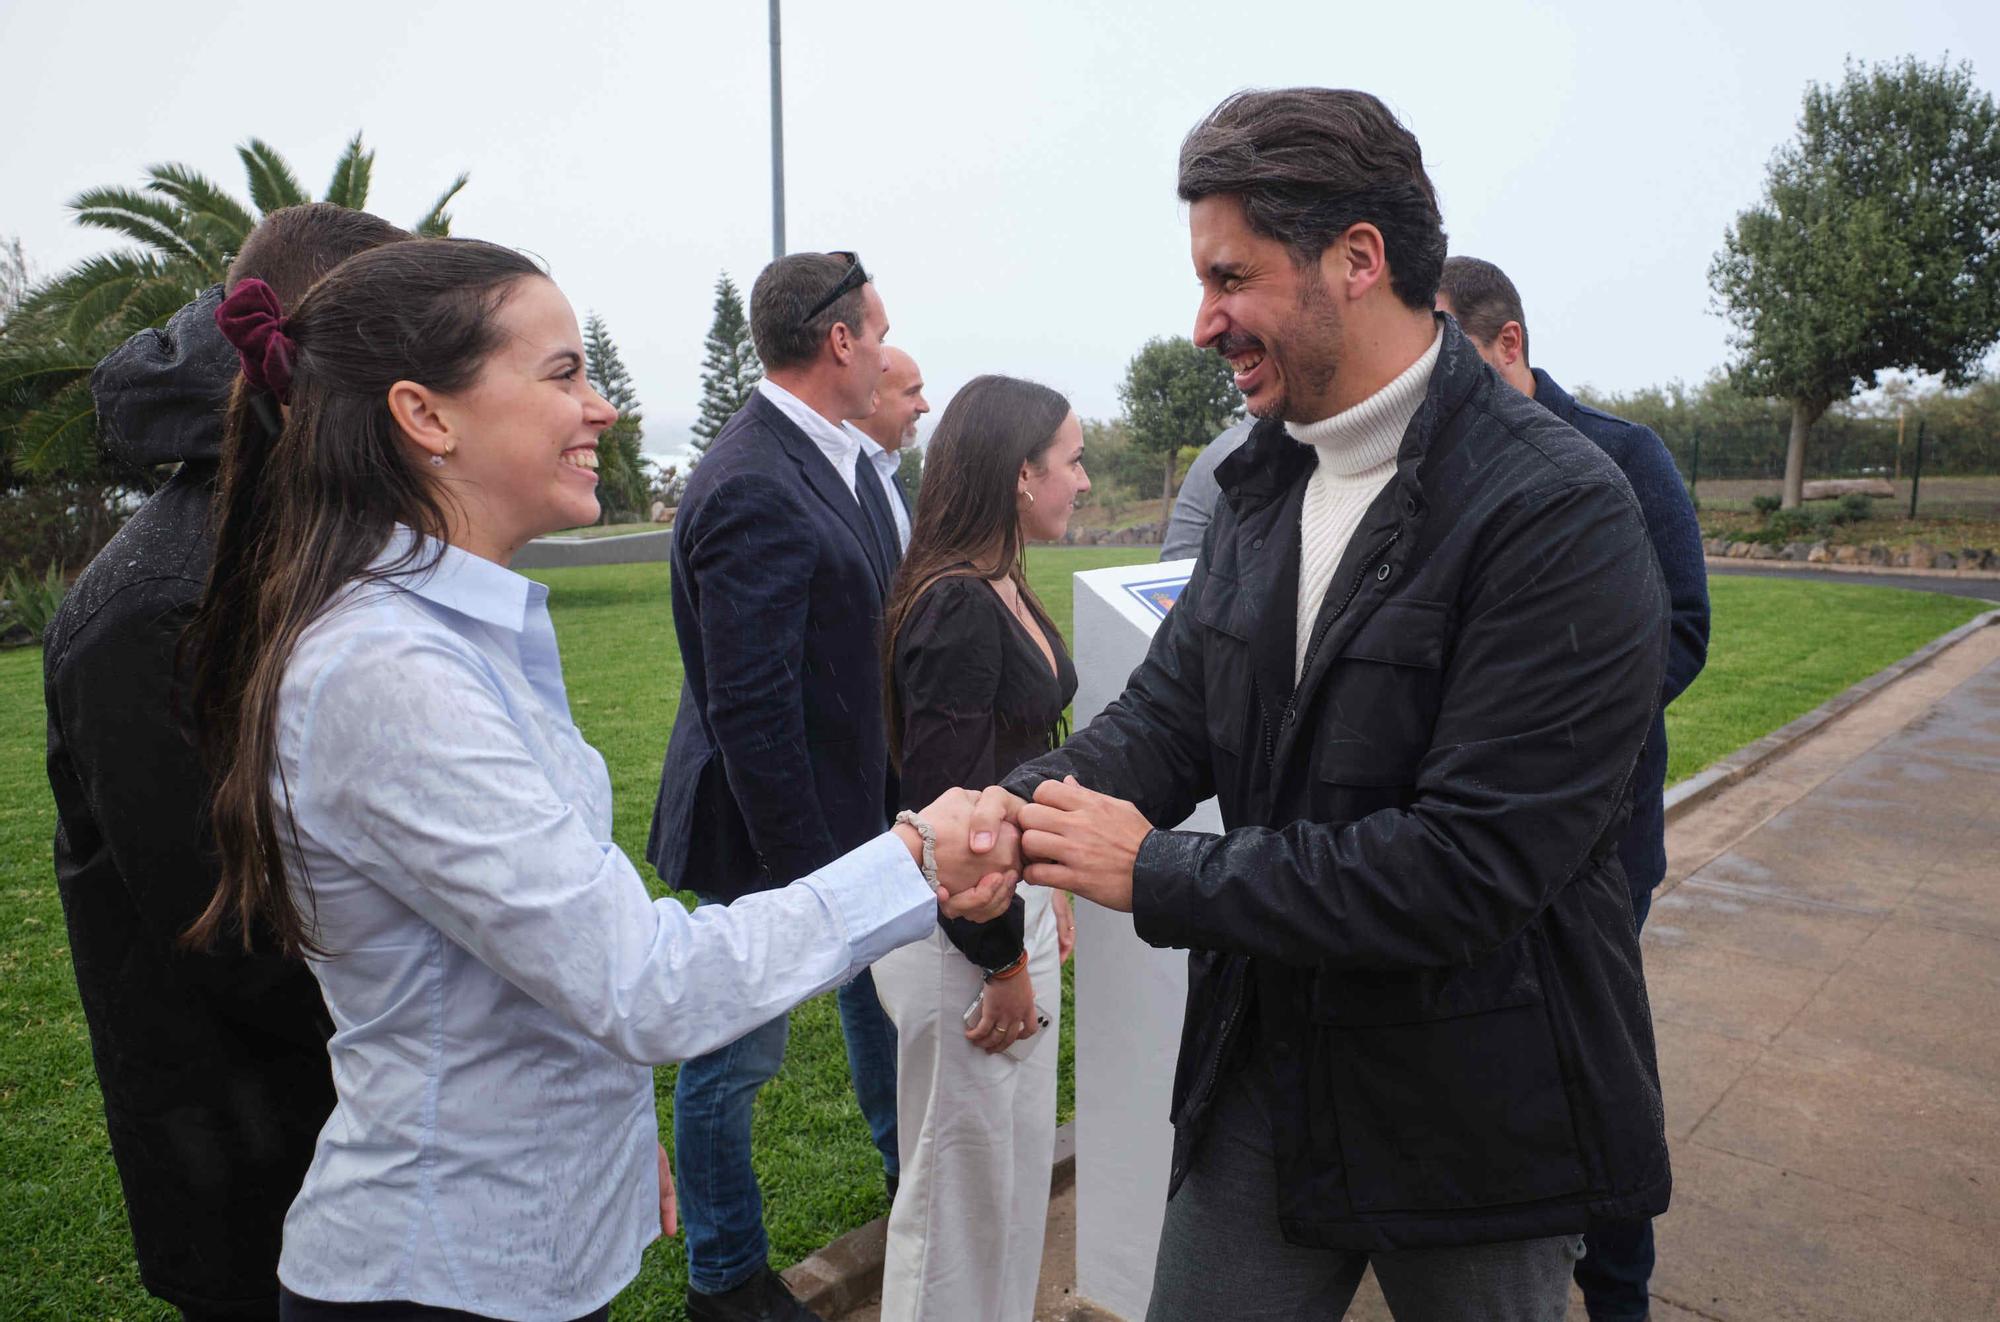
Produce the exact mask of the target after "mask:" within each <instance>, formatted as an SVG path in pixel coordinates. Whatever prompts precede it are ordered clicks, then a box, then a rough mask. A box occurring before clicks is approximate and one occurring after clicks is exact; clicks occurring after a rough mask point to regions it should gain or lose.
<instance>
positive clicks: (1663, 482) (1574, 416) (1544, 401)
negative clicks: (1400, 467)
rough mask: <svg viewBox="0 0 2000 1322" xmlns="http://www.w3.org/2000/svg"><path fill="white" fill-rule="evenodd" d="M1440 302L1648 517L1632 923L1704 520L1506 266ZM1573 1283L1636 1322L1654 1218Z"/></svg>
mask: <svg viewBox="0 0 2000 1322" xmlns="http://www.w3.org/2000/svg"><path fill="white" fill-rule="evenodd" d="M1437 307H1438V311H1440V312H1448V313H1450V314H1451V315H1452V317H1453V318H1455V319H1456V320H1457V322H1458V325H1459V329H1461V330H1463V331H1464V332H1465V334H1466V337H1467V338H1468V339H1470V340H1471V341H1472V345H1473V347H1474V348H1475V349H1477V350H1478V351H1479V356H1480V357H1481V358H1484V359H1485V360H1486V363H1487V365H1488V366H1489V367H1491V368H1492V369H1493V370H1494V371H1495V372H1498V373H1499V374H1500V379H1501V380H1502V381H1505V382H1506V383H1507V384H1508V385H1510V386H1512V387H1514V389H1516V390H1518V391H1520V392H1521V393H1522V394H1524V395H1526V396H1527V397H1528V398H1529V399H1532V400H1534V401H1535V402H1536V403H1537V404H1540V405H1541V406H1542V407H1543V408H1545V409H1547V410H1548V411H1549V412H1551V413H1553V414H1555V415H1556V416H1557V417H1558V418H1561V419H1562V420H1563V421H1564V422H1566V423H1568V424H1569V425H1570V426H1572V427H1574V428H1576V429H1577V430H1578V431H1579V432H1581V433H1582V434H1583V435H1584V436H1585V438H1587V439H1588V440H1589V441H1590V442H1591V443H1592V444H1594V445H1596V446H1597V448H1598V449H1600V450H1602V451H1604V453H1606V454H1608V455H1610V456H1611V462H1613V463H1615V464H1617V465H1618V470H1619V471H1620V472H1622V473H1623V474H1625V480H1626V481H1627V482H1629V483H1631V484H1632V495H1633V496H1634V497H1635V498H1636V499H1637V500H1638V502H1639V510H1640V512H1641V513H1642V514H1644V515H1645V516H1646V532H1647V535H1648V536H1650V537H1651V538H1652V540H1653V554H1654V555H1656V556H1658V557H1659V561H1660V576H1661V579H1662V580H1663V581H1664V583H1665V584H1666V588H1667V599H1668V601H1669V602H1670V603H1671V604H1672V607H1673V629H1672V632H1671V634H1670V640H1669V643H1668V647H1667V667H1666V673H1665V674H1664V675H1663V676H1662V679H1661V687H1660V704H1659V708H1658V710H1657V711H1656V712H1654V714H1653V725H1652V729H1651V730H1650V731H1648V732H1647V735H1646V751H1645V752H1643V753H1641V754H1640V755H1639V766H1638V770H1637V771H1636V772H1634V774H1633V777H1632V821H1631V823H1630V824H1629V825H1628V826H1627V827H1626V828H1625V836H1624V838H1623V839H1622V840H1620V841H1619V842H1618V861H1619V864H1620V865H1621V866H1622V867H1623V868H1624V869H1625V882H1626V884H1627V885H1629V886H1630V887H1631V888H1632V924H1633V926H1634V927H1635V928H1641V927H1644V926H1645V923H1646V914H1647V912H1648V911H1649V910H1650V909H1651V908H1652V906H1653V888H1654V887H1655V886H1658V885H1659V884H1660V882H1661V881H1662V880H1663V879H1664V878H1665V877H1666V875H1667V838H1666V837H1667V814H1666V803H1665V800H1664V797H1663V795H1662V791H1663V790H1664V789H1665V786H1666V782H1667V704H1669V703H1671V702H1672V701H1673V700H1674V699H1675V698H1678V697H1679V696H1680V695H1681V694H1682V693H1684V692H1686V691H1687V687H1688V685H1690V684H1692V683H1694V680H1695V676H1696V675H1699V674H1700V673H1701V667H1702V664H1703V662H1704V661H1706V660H1707V658H1708V570H1707V567H1706V565H1705V564H1704V562H1703V559H1702V550H1701V525H1700V523H1699V522H1698V521H1697V519H1696V517H1695V510H1694V502H1693V500H1691V499H1690V498H1689V497H1688V492H1687V488H1686V487H1685V486H1683V485H1682V484H1681V475H1680V471H1679V470H1678V469H1676V468H1675V467H1674V459H1673V456H1672V455H1670V454H1668V453H1667V447H1666V445H1665V443H1663V442H1662V441H1661V440H1660V438H1659V437H1658V436H1656V435H1654V434H1653V431H1652V429H1651V428H1649V427H1642V426H1640V425H1639V424H1638V423H1635V422H1627V421H1626V420H1625V419H1623V418H1617V417H1613V416H1612V415H1611V414H1609V413H1605V412H1602V411H1600V410H1598V409H1594V408H1591V407H1590V406H1589V405H1587V404H1579V403H1577V401H1576V400H1575V398H1574V397H1572V396H1571V395H1570V393H1569V392H1568V391H1566V390H1564V389H1563V388H1562V387H1561V386H1559V385H1557V384H1556V382H1555V378H1554V377H1552V376H1550V375H1549V374H1548V373H1547V372H1546V371H1544V370H1543V369H1542V368H1539V367H1531V366H1529V363H1528V319H1527V313H1526V312H1525V311H1524V310H1523V309H1522V307H1521V294H1520V291H1519V290H1517V289H1515V288H1514V282H1513V281H1512V280H1510V279H1508V278H1507V273H1506V272H1505V271H1502V270H1501V269H1500V268H1499V267H1497V266H1495V265H1494V264H1493V263H1491V262H1486V261H1481V260H1480V259H1479V258H1477V257H1452V258H1450V259H1449V260H1447V261H1446V262H1445V264H1444V277H1443V280H1442V282H1441V283H1440V284H1439V286H1438V297H1437ZM1584 1246H1585V1249H1586V1252H1585V1254H1584V1259H1583V1261H1582V1262H1579V1263H1578V1264H1577V1265H1576V1282H1577V1284H1578V1285H1579V1286H1581V1287H1582V1289H1583V1302H1584V1305H1585V1307H1586V1308H1587V1309H1588V1311H1589V1313H1590V1317H1591V1322H1633V1319H1639V1318H1644V1317H1645V1316H1646V1313H1647V1304H1646V1283H1647V1282H1648V1281H1649V1280H1650V1279H1651V1278H1652V1275H1653V1223H1652V1222H1651V1221H1633V1222H1629V1223H1627V1224H1625V1225H1622V1226H1605V1227H1603V1228H1601V1229H1599V1230H1595V1231H1593V1232H1591V1234H1590V1235H1589V1236H1588V1237H1587V1238H1586V1239H1585V1241H1584Z"/></svg>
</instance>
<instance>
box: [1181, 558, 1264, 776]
mask: <svg viewBox="0 0 2000 1322" xmlns="http://www.w3.org/2000/svg"><path fill="white" fill-rule="evenodd" d="M1240 600H1241V594H1240V593H1239V592H1238V591H1237V590H1236V581H1235V580H1234V579H1230V578H1218V577H1216V576H1215V575H1213V574H1211V575H1210V576H1209V578H1208V581H1207V583H1206V584H1205V585H1204V586H1203V588H1202V596H1201V600H1200V601H1198V602H1196V603H1195V606H1196V609H1195V613H1194V618H1195V623H1196V624H1197V625H1198V626H1200V628H1201V630H1202V635H1203V636H1202V639H1201V643H1202V647H1201V660H1202V722H1203V728H1204V730H1205V731H1206V732H1207V734H1208V741H1209V743H1210V745H1211V746H1213V747H1215V748H1219V749H1221V750H1222V751H1223V752H1225V753H1228V754H1230V756H1231V758H1232V759H1234V758H1236V757H1240V756H1241V755H1242V753H1243V750H1244V748H1245V747H1246V746H1247V745H1248V744H1250V743H1253V742H1254V739H1253V738H1252V736H1251V734H1250V730H1249V726H1250V723H1251V719H1252V717H1253V715H1254V704H1252V703H1250V702H1249V701H1248V700H1247V695H1248V694H1249V692H1250V634H1249V628H1248V626H1247V623H1246V622H1245V621H1244V620H1242V619H1241V618H1240V615H1241V612H1239V611H1238V610H1237V609H1236V605H1237V602H1238V601H1240ZM1217 782H1218V783H1222V777H1221V776H1220V775H1218V776H1217Z"/></svg>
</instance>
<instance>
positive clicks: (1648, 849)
mask: <svg viewBox="0 0 2000 1322" xmlns="http://www.w3.org/2000/svg"><path fill="white" fill-rule="evenodd" d="M1535 402H1536V403H1537V404H1540V405H1541V406H1542V407H1543V408H1545V409H1547V410H1548V411H1549V412H1551V413H1553V414H1555V415H1556V416H1557V417H1558V418H1561V419H1562V420H1563V421H1564V422H1567V423H1568V424H1569V425H1570V426H1572V427H1574V428H1576V429H1577V430H1578V431H1580V432H1582V433H1583V434H1584V435H1585V436H1586V437H1588V438H1589V440H1590V441H1591V443H1592V444H1594V445H1595V446H1597V448H1598V449H1600V450H1602V451H1604V453H1605V454H1607V455H1609V456H1611V462H1612V463H1614V464H1617V465H1618V467H1619V469H1620V470H1621V471H1623V472H1624V474H1625V480H1626V481H1627V482H1630V483H1631V484H1632V494H1633V495H1634V496H1636V497H1638V499H1639V512H1640V513H1641V514H1643V515H1644V516H1645V519H1646V534H1647V536H1649V537H1650V538H1652V541H1653V554H1654V555H1656V556H1658V557H1659V561H1660V577H1661V578H1662V579H1663V580H1664V581H1665V583H1666V585H1667V597H1668V599H1669V601H1670V603H1671V605H1672V608H1673V627H1672V630H1671V632H1670V633H1669V635H1668V640H1667V667H1666V671H1665V672H1664V673H1663V674H1662V676H1661V680H1660V706H1659V710H1658V711H1656V712H1655V713H1654V714H1653V728H1652V731H1651V732H1650V733H1649V734H1648V735H1647V736H1646V747H1645V749H1644V750H1643V751H1641V752H1640V754H1639V765H1638V767H1637V769H1636V770H1635V771H1634V772H1633V774H1632V796H1633V797H1632V820H1631V822H1630V824H1628V825H1627V826H1626V828H1625V835H1624V838H1623V839H1621V840H1620V841H1619V844H1618V860H1619V862H1621V863H1623V864H1624V865H1625V880H1626V881H1627V882H1628V883H1630V885H1631V887H1632V898H1633V903H1634V905H1635V907H1636V906H1637V905H1638V904H1639V903H1640V901H1641V897H1646V902H1647V903H1650V902H1651V900H1650V896H1651V894H1652V890H1653V887H1655V886H1657V885H1659V884H1660V881H1661V879H1662V878H1664V877H1665V876H1666V875H1667V818H1666V806H1665V803H1664V801H1663V799H1662V798H1661V794H1662V791H1663V790H1664V789H1665V787H1666V782H1667V718H1666V712H1667V704H1668V703H1670V702H1672V701H1673V700H1674V699H1675V698H1678V697H1679V696H1680V695H1681V694H1682V693H1684V692H1685V691H1686V690H1687V686H1688V685H1690V684H1692V683H1694V679H1695V676H1696V675H1699V674H1700V673H1701V668H1702V665H1703V663H1704V662H1706V661H1707V660H1708V565H1707V562H1706V561H1705V560H1704V559H1703V558H1702V549H1701V524H1700V522H1699V520H1698V519H1697V517H1696V515H1695V509H1694V500H1693V499H1692V498H1691V497H1690V496H1689V495H1688V491H1687V487H1686V486H1685V485H1683V484H1682V482H1681V474H1680V470H1679V469H1678V468H1676V467H1675V466H1674V457H1673V456H1672V455H1671V454H1669V453H1668V452H1667V446H1666V442H1664V441H1662V440H1661V439H1660V438H1659V436H1658V435H1656V434H1655V433H1654V431H1653V430H1652V428H1650V427H1642V426H1640V425H1639V424H1638V423H1636V422H1627V421H1626V420H1625V419H1623V418H1619V417H1614V416H1612V415H1611V414H1609V413H1605V412H1602V411H1601V410H1598V409H1594V408H1591V407H1590V406H1589V405H1588V404H1579V403H1578V402H1577V401H1576V398H1575V397H1574V396H1573V395H1571V394H1570V393H1569V392H1568V391H1567V390H1564V389H1563V388H1562V387H1561V386H1559V385H1557V384H1556V382H1555V378H1554V377H1552V376H1550V375H1549V374H1548V373H1547V372H1544V371H1543V370H1542V369H1541V368H1539V367H1537V368H1536V369H1535Z"/></svg>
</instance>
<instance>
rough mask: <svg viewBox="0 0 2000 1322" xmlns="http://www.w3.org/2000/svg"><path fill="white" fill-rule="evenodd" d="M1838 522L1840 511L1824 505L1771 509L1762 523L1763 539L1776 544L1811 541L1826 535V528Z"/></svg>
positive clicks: (1839, 520)
mask: <svg viewBox="0 0 2000 1322" xmlns="http://www.w3.org/2000/svg"><path fill="white" fill-rule="evenodd" d="M1840 522H1842V520H1841V517H1840V511H1839V510H1837V509H1834V508H1832V507H1830V506H1826V505H1801V506H1799V507H1798V508H1797V509H1789V510H1773V511H1772V512H1771V514H1770V517H1769V518H1767V519H1766V520H1765V523H1764V533H1765V534H1766V537H1765V540H1767V541H1769V542H1772V543H1774V544H1777V545H1783V544H1784V543H1786V542H1806V541H1813V540H1816V539H1818V538H1821V537H1824V536H1826V534H1827V530H1828V529H1830V528H1832V527H1833V526H1834V525H1835V524H1836V523H1840Z"/></svg>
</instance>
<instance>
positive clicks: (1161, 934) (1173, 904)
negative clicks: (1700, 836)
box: [1086, 482, 1666, 969]
mask: <svg viewBox="0 0 2000 1322" xmlns="http://www.w3.org/2000/svg"><path fill="white" fill-rule="evenodd" d="M1477 560H1478V563H1479V564H1480V565H1481V566H1482V568H1481V570H1480V572H1479V573H1478V574H1477V576H1476V577H1475V578H1473V579H1472V580H1470V581H1469V582H1468V583H1467V584H1466V588H1465V591H1464V594H1463V595H1462V596H1461V598H1460V600H1459V603H1458V610H1459V615H1458V621H1457V626H1456V630H1455V634H1454V636H1453V637H1452V638H1451V639H1450V640H1449V641H1448V643H1447V659H1446V663H1445V668H1444V672H1443V676H1442V683H1443V694H1442V698H1441V702H1440V707H1439V711H1438V717H1437V723H1436V726H1435V728H1434V731H1433V736H1432V741H1431V746H1430V749H1429V751H1428V752H1427V753H1426V754H1425V755H1424V757H1423V758H1422V760H1421V761H1420V762H1419V764H1418V767H1417V771H1416V784H1415V788H1414V794H1413V797H1412V802H1411V803H1410V806H1409V807H1408V808H1407V809H1387V810H1384V811H1381V812H1376V813H1373V814H1370V815H1369V816H1367V817H1364V818H1362V819H1360V820H1359V821H1354V822H1347V823H1317V822H1294V823H1292V824H1290V825H1287V826H1284V827H1281V828H1277V829H1269V828H1261V827H1255V828H1253V827H1245V828H1240V829H1237V830H1234V831H1230V832H1228V833H1226V834H1224V835H1220V836H1216V835H1206V834H1201V833H1196V832H1175V831H1155V832H1154V833H1153V834H1152V835H1151V836H1149V837H1148V838H1147V839H1146V842H1145V843H1144V845H1143V846H1142V847H1141V849H1140V853H1139V858H1138V864H1137V866H1136V868H1135V869H1134V880H1135V886H1134V908H1133V918H1134V922H1135V924H1136V926H1137V930H1138V932H1139V935H1140V936H1141V937H1143V938H1144V939H1145V940H1147V941H1149V942H1151V943H1152V944H1154V945H1159V946H1180V947H1190V948H1201V949H1209V950H1221V951H1227V952H1231V953H1237V954H1245V955H1251V956H1255V957H1260V958H1267V959H1273V960H1277V961H1280V962H1283V963H1288V964H1293V965H1300V966H1312V965H1323V966H1329V967H1337V968H1353V969H1408V968H1426V967H1448V966H1454V965H1463V964H1467V963H1470V962H1472V961H1473V960H1476V959H1478V958H1479V957H1480V956H1481V955H1482V954H1484V953H1486V952H1489V951H1491V950H1493V949H1495V948H1497V947H1499V946H1500V945H1502V944H1504V943H1505V942H1506V941H1508V940H1510V939H1511V938H1512V937H1514V936H1515V935H1516V934H1517V933H1519V932H1520V931H1521V929H1522V928H1524V927H1525V926H1526V925H1527V924H1528V923H1529V921H1530V920H1531V919H1532V918H1534V917H1535V916H1536V915H1537V914H1538V913H1539V912H1540V911H1541V910H1542V909H1543V908H1544V907H1545V906H1546V905H1547V904H1548V903H1549V901H1550V899H1551V898H1553V896H1554V895H1555V893H1556V892H1557V891H1558V890H1560V889H1561V888H1562V886H1563V885H1565V884H1566V883H1567V882H1568V881H1569V880H1570V878H1571V877H1573V876H1574V875H1576V874H1577V872H1578V871H1579V869H1580V868H1581V867H1582V866H1583V865H1584V864H1585V862H1586V861H1587V860H1588V859H1589V858H1590V857H1591V855H1592V854H1593V853H1594V852H1597V851H1599V850H1604V849H1608V848H1610V847H1611V845H1612V843H1613V841H1612V838H1611V833H1612V832H1613V830H1614V828H1615V827H1616V826H1617V825H1618V824H1619V823H1621V822H1622V821H1623V817H1624V812H1623V809H1624V806H1625V803H1626V799H1627V785H1628V782H1629V780H1630V777H1631V774H1632V768H1633V764H1634V762H1635V760H1636V759H1637V757H1638V753H1639V748H1640V745H1641V743H1642V742H1643V741H1644V739H1645V735H1646V731H1647V729H1648V726H1649V725H1650V723H1651V721H1652V718H1653V713H1654V709H1655V705H1656V703H1657V701H1658V698H1657V695H1658V693H1659V685H1660V673H1661V669H1662V658H1663V654H1664V651H1665V634H1666V605H1665V598H1664V594H1663V593H1662V591H1661V588H1660V584H1659V569H1658V564H1657V561H1656V559H1655V557H1654V555H1653V549H1652V546H1651V544H1650V542H1649V541H1648V540H1647V536H1646V530H1645V526H1644V524H1643V522H1642V520H1641V518H1640V515H1639V511H1638V508H1637V506H1636V505H1635V503H1634V502H1633V500H1632V499H1631V497H1630V496H1628V495H1627V494H1626V493H1625V491H1624V489H1623V488H1622V487H1617V486H1612V485H1609V484H1603V483H1595V482H1587V483H1579V484H1570V485H1565V486H1562V487H1558V488H1556V489H1554V490H1552V491H1542V492H1535V493H1526V494H1524V495H1523V496H1519V497H1516V498H1515V499H1514V502H1513V508H1512V509H1510V510H1507V511H1505V512H1504V513H1503V514H1502V515H1501V516H1500V517H1499V518H1498V519H1497V520H1496V523H1495V528H1494V531H1493V533H1492V534H1491V539H1490V544H1489V545H1488V546H1487V547H1485V548H1483V549H1482V551H1481V553H1480V554H1479V555H1478V557H1477ZM1150 666H1151V662H1149V663H1148V667H1149V668H1150ZM1086 783H1088V782H1087V781H1086ZM1113 792H1115V791H1113Z"/></svg>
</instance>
